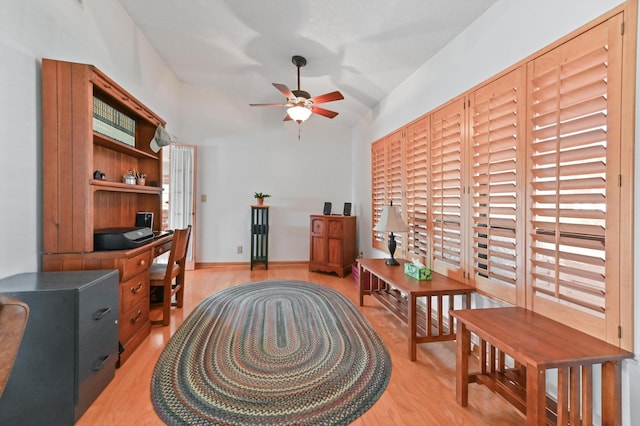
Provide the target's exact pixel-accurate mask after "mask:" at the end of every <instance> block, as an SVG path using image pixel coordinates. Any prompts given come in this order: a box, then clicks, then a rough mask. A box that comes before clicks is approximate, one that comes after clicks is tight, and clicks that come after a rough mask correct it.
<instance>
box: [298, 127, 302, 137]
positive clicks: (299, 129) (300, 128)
mask: <svg viewBox="0 0 640 426" xmlns="http://www.w3.org/2000/svg"><path fill="white" fill-rule="evenodd" d="M301 132H302V124H300V123H298V140H300V133H301Z"/></svg>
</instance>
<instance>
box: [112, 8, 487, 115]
mask: <svg viewBox="0 0 640 426" xmlns="http://www.w3.org/2000/svg"><path fill="white" fill-rule="evenodd" d="M496 1H497V0H397V1H389V0H317V1H310V0H180V1H177V0H120V2H121V3H122V5H123V6H124V7H125V9H126V10H127V11H128V13H129V14H130V16H131V17H132V19H133V21H134V22H135V23H136V25H137V26H138V27H139V28H140V30H141V31H142V33H144V35H145V36H146V37H147V38H148V40H149V41H150V42H151V44H152V45H153V46H154V48H155V49H156V50H157V51H158V52H159V54H160V55H161V56H162V58H163V59H164V60H165V61H166V63H167V64H168V66H169V67H170V68H171V69H172V70H173V71H174V72H175V74H176V75H177V77H178V78H179V79H180V80H181V81H183V82H185V83H187V84H190V85H193V86H196V87H202V88H207V89H209V90H212V91H213V92H214V93H219V94H220V95H221V96H220V99H221V101H223V102H228V99H233V100H234V102H238V103H239V104H246V105H247V109H249V108H250V107H249V106H248V104H249V103H272V102H273V103H276V102H281V101H284V97H283V96H282V95H281V94H280V93H279V92H278V91H277V90H276V89H275V88H274V87H273V86H272V85H271V83H281V84H285V85H287V86H288V87H289V88H291V89H296V88H297V87H296V85H297V83H296V67H295V65H293V64H292V62H291V57H292V56H293V55H301V56H304V57H305V58H306V59H307V61H308V64H307V66H306V67H304V68H301V89H302V90H306V91H308V92H310V93H311V95H312V96H317V95H320V94H324V93H327V92H331V91H333V90H339V91H341V92H342V94H343V95H344V97H345V99H344V100H343V101H339V102H333V103H327V104H323V106H324V107H326V108H327V109H331V110H334V111H336V112H338V113H339V115H338V116H337V117H336V118H335V119H334V121H335V120H340V122H341V124H344V125H347V126H350V125H353V124H354V123H356V122H358V121H359V120H360V119H361V117H362V116H363V115H364V114H366V113H367V112H368V111H370V110H371V109H372V108H373V107H375V106H376V105H377V104H378V103H379V102H380V100H381V99H383V98H384V97H385V96H386V95H387V94H388V93H389V92H390V91H391V90H393V88H394V87H396V86H397V85H398V84H399V83H400V82H402V81H403V80H404V79H406V78H407V77H408V76H409V75H411V74H412V73H413V72H414V71H415V70H416V69H417V68H418V67H420V66H421V65H423V64H424V63H425V62H426V61H428V60H429V58H430V57H432V56H433V55H434V54H435V53H437V52H438V50H440V49H441V48H442V47H443V46H444V45H446V44H447V43H448V42H449V41H450V40H451V39H453V38H455V37H456V36H457V35H458V34H459V33H460V32H461V31H462V30H464V28H465V27H467V26H468V25H469V24H470V23H471V22H473V20H475V19H476V18H477V17H478V16H479V15H481V14H482V13H483V12H484V11H485V10H486V9H487V8H489V7H490V6H491V5H492V4H493V3H495V2H496ZM214 102H215V101H214ZM220 107H221V108H223V107H224V105H220ZM264 109H269V108H264ZM252 114H255V116H256V119H257V118H258V117H259V116H260V115H259V114H269V115H273V120H274V123H277V122H278V121H279V120H281V119H282V117H283V116H284V114H285V110H284V108H278V107H274V108H271V109H269V110H268V111H255V110H254V111H249V110H248V111H247V116H248V117H251V115H252ZM314 119H315V120H327V119H326V118H324V117H316V118H314Z"/></svg>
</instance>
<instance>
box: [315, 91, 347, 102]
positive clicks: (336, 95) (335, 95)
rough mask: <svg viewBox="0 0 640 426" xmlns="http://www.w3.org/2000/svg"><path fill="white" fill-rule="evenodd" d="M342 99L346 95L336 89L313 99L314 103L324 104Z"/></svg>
mask: <svg viewBox="0 0 640 426" xmlns="http://www.w3.org/2000/svg"><path fill="white" fill-rule="evenodd" d="M341 99H344V96H342V93H340V92H339V91H337V90H336V91H335V92H331V93H325V94H324V95H320V96H316V97H315V98H312V99H311V100H312V101H313V103H314V104H323V103H325V102H333V101H339V100H341Z"/></svg>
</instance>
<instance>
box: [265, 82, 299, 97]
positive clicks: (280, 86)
mask: <svg viewBox="0 0 640 426" xmlns="http://www.w3.org/2000/svg"><path fill="white" fill-rule="evenodd" d="M271 84H273V87H275V88H276V89H278V90H279V91H280V93H282V94H283V95H284V97H285V98H287V99H295V98H296V97H295V96H294V95H293V93H291V90H289V88H288V87H287V85H286V84H278V83H271Z"/></svg>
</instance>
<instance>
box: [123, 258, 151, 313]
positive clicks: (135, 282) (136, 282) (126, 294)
mask: <svg viewBox="0 0 640 426" xmlns="http://www.w3.org/2000/svg"><path fill="white" fill-rule="evenodd" d="M148 296H149V269H147V270H145V271H144V272H143V273H141V274H138V275H136V276H135V277H133V278H131V279H129V280H127V281H124V282H122V283H120V312H127V311H130V310H131V309H133V307H134V306H136V305H137V304H139V303H147V301H148Z"/></svg>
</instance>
